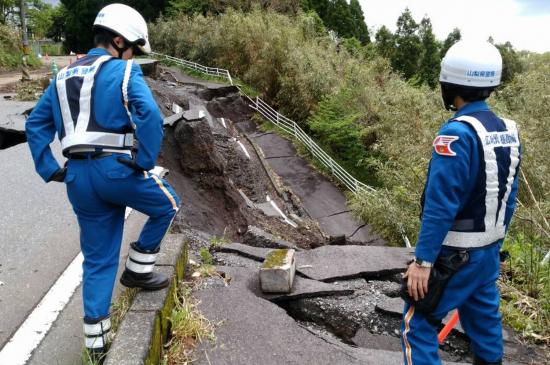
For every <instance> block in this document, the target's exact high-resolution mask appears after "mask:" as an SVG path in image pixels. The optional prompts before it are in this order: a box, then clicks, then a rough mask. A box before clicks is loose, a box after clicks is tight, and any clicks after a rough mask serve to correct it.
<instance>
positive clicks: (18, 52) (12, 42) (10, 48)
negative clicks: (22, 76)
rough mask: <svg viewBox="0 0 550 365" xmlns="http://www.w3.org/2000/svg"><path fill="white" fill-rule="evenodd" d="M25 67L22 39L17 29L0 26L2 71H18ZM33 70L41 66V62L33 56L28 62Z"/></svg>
mask: <svg viewBox="0 0 550 365" xmlns="http://www.w3.org/2000/svg"><path fill="white" fill-rule="evenodd" d="M22 65H23V51H22V49H21V38H20V37H19V34H18V32H17V30H16V29H15V28H13V27H12V26H9V25H3V24H0V71H3V70H14V69H18V68H20V67H21V66H22ZM28 65H29V66H30V67H31V68H35V67H38V66H40V60H39V59H38V58H37V57H35V56H34V55H31V57H29V60H28Z"/></svg>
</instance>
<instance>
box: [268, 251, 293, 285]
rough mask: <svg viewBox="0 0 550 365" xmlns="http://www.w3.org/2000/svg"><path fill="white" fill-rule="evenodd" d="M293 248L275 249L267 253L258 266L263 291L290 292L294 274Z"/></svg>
mask: <svg viewBox="0 0 550 365" xmlns="http://www.w3.org/2000/svg"><path fill="white" fill-rule="evenodd" d="M295 253H296V251H294V250H293V249H276V250H273V251H271V252H270V253H268V254H267V256H266V258H265V260H264V263H263V264H262V267H260V286H261V288H262V291H263V292H264V293H290V292H291V291H292V285H293V284H294V276H295V275H296V259H295Z"/></svg>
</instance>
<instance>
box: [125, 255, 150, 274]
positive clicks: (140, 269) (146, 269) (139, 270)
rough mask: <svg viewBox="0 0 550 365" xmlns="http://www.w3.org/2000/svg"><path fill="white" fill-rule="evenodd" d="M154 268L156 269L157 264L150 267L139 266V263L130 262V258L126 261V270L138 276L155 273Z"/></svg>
mask: <svg viewBox="0 0 550 365" xmlns="http://www.w3.org/2000/svg"><path fill="white" fill-rule="evenodd" d="M154 267H155V264H149V265H142V264H138V263H137V262H133V261H132V260H130V258H129V257H128V259H127V260H126V268H127V269H128V270H130V271H132V272H135V273H138V274H146V273H150V272H153V268H154Z"/></svg>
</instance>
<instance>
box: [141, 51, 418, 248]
mask: <svg viewBox="0 0 550 365" xmlns="http://www.w3.org/2000/svg"><path fill="white" fill-rule="evenodd" d="M151 54H152V55H154V56H157V57H162V58H164V59H166V60H168V61H171V62H174V63H176V64H178V65H181V66H183V67H187V68H191V69H194V70H196V71H199V72H202V73H204V74H208V75H214V76H221V77H225V78H227V79H228V80H229V82H230V83H231V85H233V79H232V78H231V74H230V73H229V71H228V70H225V69H222V68H213V67H206V66H203V65H199V64H198V63H196V62H191V61H187V60H182V59H179V58H175V57H172V56H167V55H163V54H160V53H156V52H152V53H151ZM237 88H238V89H239V92H240V93H241V94H242V95H243V96H244V97H246V98H247V99H248V101H249V102H250V104H249V105H250V107H251V108H252V109H254V110H256V111H257V112H258V113H260V114H261V115H262V116H263V117H264V118H266V119H267V120H269V121H270V122H271V123H273V124H275V125H276V126H277V127H279V128H281V129H282V130H283V131H285V132H287V133H289V134H291V135H292V136H294V137H295V138H296V139H298V140H299V141H300V142H302V143H303V144H304V146H305V147H306V148H307V149H308V151H309V152H311V154H312V155H313V156H314V157H315V158H316V159H317V160H318V161H319V162H321V164H322V165H323V166H324V167H325V168H327V169H328V170H329V171H330V172H331V173H332V175H333V176H334V177H335V178H336V179H337V180H338V181H340V182H341V183H342V184H343V185H344V186H345V187H346V188H347V189H349V190H350V191H351V192H352V193H353V194H355V195H357V194H359V193H367V194H371V193H374V192H375V189H374V188H372V187H370V186H368V185H367V184H365V183H362V182H361V181H359V180H357V179H356V178H354V177H353V176H352V175H351V174H350V173H349V172H347V171H346V170H345V169H344V168H343V167H342V166H340V165H339V164H338V163H337V162H336V161H335V160H334V159H333V158H332V157H330V156H329V155H328V154H327V153H326V152H325V151H324V150H323V149H322V148H321V147H319V145H318V144H317V143H315V141H314V140H313V139H312V138H311V137H310V136H308V135H307V134H306V132H304V130H303V129H302V128H300V126H299V125H298V123H296V122H295V121H293V120H292V119H289V118H287V117H285V116H284V115H282V114H281V113H279V112H278V111H276V110H275V109H273V108H272V107H271V106H270V105H269V104H267V103H266V102H265V101H263V100H262V99H260V98H259V97H256V98H254V99H252V98H251V97H249V96H248V95H246V93H245V92H244V91H243V90H242V89H241V88H240V87H239V86H238V85H237ZM400 231H401V235H402V236H403V241H404V242H405V245H406V246H407V247H411V243H410V241H409V239H408V238H407V236H406V235H405V231H404V229H403V228H400Z"/></svg>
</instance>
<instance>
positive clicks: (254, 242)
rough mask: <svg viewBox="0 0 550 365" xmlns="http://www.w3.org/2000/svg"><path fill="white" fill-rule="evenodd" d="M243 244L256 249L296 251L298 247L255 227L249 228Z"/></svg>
mask: <svg viewBox="0 0 550 365" xmlns="http://www.w3.org/2000/svg"><path fill="white" fill-rule="evenodd" d="M243 243H245V244H247V245H249V246H254V247H264V248H293V249H296V245H294V244H292V243H290V242H288V241H285V240H283V239H280V238H277V237H275V236H273V235H272V234H270V233H267V232H266V231H264V230H263V229H261V228H258V227H255V226H248V229H247V231H246V233H245V234H244V236H243Z"/></svg>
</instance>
